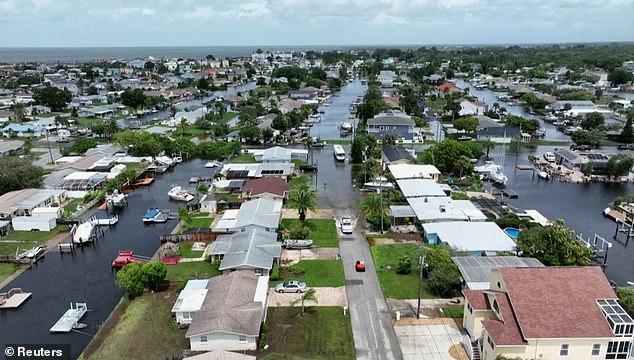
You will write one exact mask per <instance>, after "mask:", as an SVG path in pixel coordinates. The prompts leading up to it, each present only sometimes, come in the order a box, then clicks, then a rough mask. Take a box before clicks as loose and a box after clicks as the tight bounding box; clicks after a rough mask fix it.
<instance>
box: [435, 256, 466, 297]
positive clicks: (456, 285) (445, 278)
mask: <svg viewBox="0 0 634 360" xmlns="http://www.w3.org/2000/svg"><path fill="white" fill-rule="evenodd" d="M427 283H428V284H429V287H430V288H431V289H432V291H433V292H434V293H436V294H437V295H438V296H440V297H452V296H455V295H456V293H457V292H458V291H459V290H460V285H462V278H461V277H460V271H459V270H458V267H457V266H456V265H455V264H453V263H442V264H440V265H439V266H437V267H436V268H434V269H433V270H431V271H430V272H429V277H428V279H427Z"/></svg>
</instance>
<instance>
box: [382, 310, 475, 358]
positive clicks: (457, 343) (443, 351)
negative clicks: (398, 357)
mask: <svg viewBox="0 0 634 360" xmlns="http://www.w3.org/2000/svg"><path fill="white" fill-rule="evenodd" d="M394 330H395V331H396V336H397V337H398V341H399V343H400V344H401V350H402V351H403V359H404V360H415V359H416V360H418V359H425V360H469V356H468V355H467V353H466V351H465V350H464V348H463V346H462V342H461V341H462V338H463V335H465V333H463V332H462V330H461V329H460V326H459V325H458V323H457V320H454V319H421V320H415V319H413V320H411V321H408V320H404V321H398V322H397V323H396V324H395V326H394Z"/></svg>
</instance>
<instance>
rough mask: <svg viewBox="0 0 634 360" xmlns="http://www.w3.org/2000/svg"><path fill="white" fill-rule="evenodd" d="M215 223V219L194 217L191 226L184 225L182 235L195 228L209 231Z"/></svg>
mask: <svg viewBox="0 0 634 360" xmlns="http://www.w3.org/2000/svg"><path fill="white" fill-rule="evenodd" d="M213 221H214V219H213V218H210V217H192V221H191V222H190V223H189V224H183V226H182V227H181V233H185V232H187V230H189V229H194V228H206V229H208V228H209V227H210V226H211V223H212V222H213Z"/></svg>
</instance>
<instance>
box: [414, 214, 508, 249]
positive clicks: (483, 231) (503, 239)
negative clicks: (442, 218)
mask: <svg viewBox="0 0 634 360" xmlns="http://www.w3.org/2000/svg"><path fill="white" fill-rule="evenodd" d="M423 230H424V232H425V236H426V237H428V236H429V234H436V235H437V236H438V240H440V241H441V242H443V243H446V244H448V245H449V246H451V247H452V248H456V249H458V250H464V251H471V252H476V251H514V250H515V242H513V240H511V238H510V237H509V236H508V235H506V233H504V231H503V230H502V229H500V227H499V226H497V224H496V223H494V222H484V221H483V222H469V221H449V222H439V223H430V224H423Z"/></svg>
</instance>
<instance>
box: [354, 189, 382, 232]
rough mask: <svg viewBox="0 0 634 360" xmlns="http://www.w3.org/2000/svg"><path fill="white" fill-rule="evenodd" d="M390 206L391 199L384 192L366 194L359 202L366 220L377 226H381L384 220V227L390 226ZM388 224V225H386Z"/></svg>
mask: <svg viewBox="0 0 634 360" xmlns="http://www.w3.org/2000/svg"><path fill="white" fill-rule="evenodd" d="M389 207H390V200H389V199H387V198H386V197H385V196H383V194H372V195H370V196H365V197H363V198H362V199H361V201H360V202H359V210H361V214H362V215H364V216H365V220H366V221H367V222H368V223H370V224H372V225H373V226H374V227H375V228H380V227H381V221H383V227H384V228H385V227H387V228H389V226H390V222H389V215H388V213H387V209H389ZM386 225H387V226H386Z"/></svg>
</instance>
